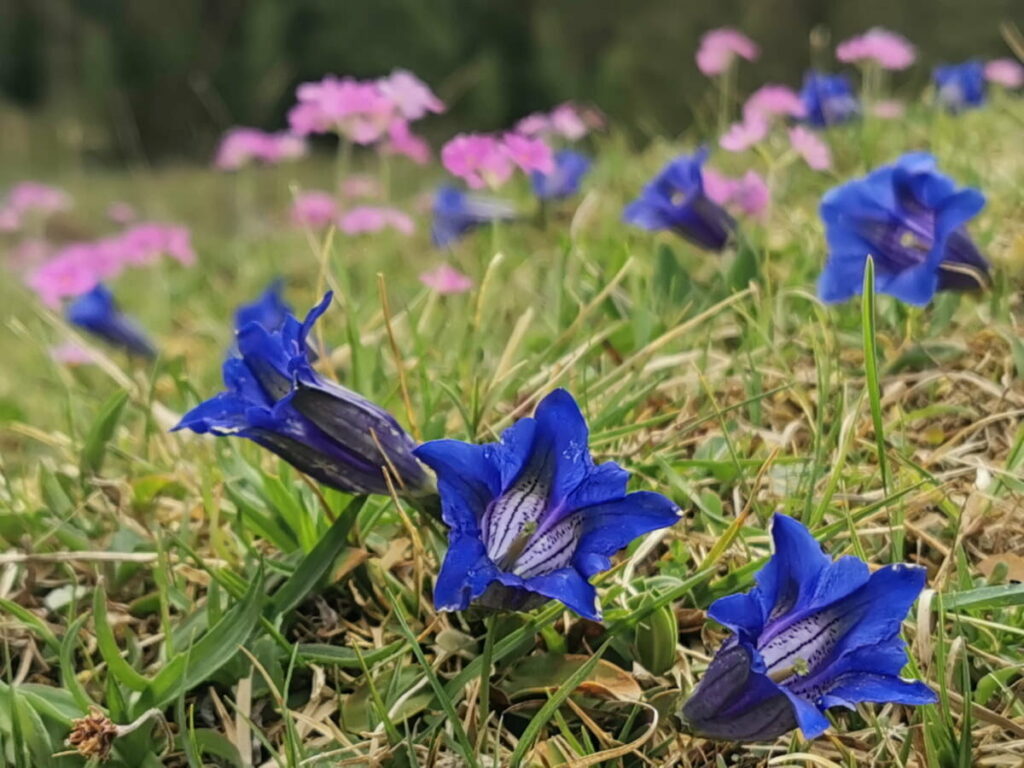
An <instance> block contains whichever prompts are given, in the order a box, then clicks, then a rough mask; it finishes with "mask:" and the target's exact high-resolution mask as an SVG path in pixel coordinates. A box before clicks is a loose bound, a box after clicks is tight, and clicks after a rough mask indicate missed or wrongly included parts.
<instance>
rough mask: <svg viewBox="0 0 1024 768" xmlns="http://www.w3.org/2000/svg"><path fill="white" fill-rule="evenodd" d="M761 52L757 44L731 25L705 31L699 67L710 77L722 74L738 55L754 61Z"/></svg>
mask: <svg viewBox="0 0 1024 768" xmlns="http://www.w3.org/2000/svg"><path fill="white" fill-rule="evenodd" d="M759 54H760V49H759V48H758V47H757V44H756V43H755V42H754V41H753V40H751V39H750V38H749V37H747V36H746V35H744V34H743V33H742V32H740V31H738V30H735V29H732V28H730V27H722V28H721V29H712V30H711V31H710V32H705V33H704V36H703V37H701V39H700V48H698V49H697V68H698V69H699V70H700V71H701V72H703V73H704V74H705V75H707V76H708V77H711V76H713V75H720V74H722V73H723V72H725V71H726V70H727V69H728V68H729V65H731V64H732V61H733V59H734V58H735V57H736V56H740V57H742V58H744V59H746V60H747V61H753V60H754V59H756V58H757V57H758V55H759Z"/></svg>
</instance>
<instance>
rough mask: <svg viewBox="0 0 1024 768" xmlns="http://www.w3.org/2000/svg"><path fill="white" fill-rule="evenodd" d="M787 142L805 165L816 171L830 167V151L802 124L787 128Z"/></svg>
mask: <svg viewBox="0 0 1024 768" xmlns="http://www.w3.org/2000/svg"><path fill="white" fill-rule="evenodd" d="M789 143H790V145H791V146H792V147H793V149H795V150H796V151H797V152H798V153H799V154H800V156H801V157H802V158H803V159H804V161H806V163H807V165H809V166H810V167H811V168H813V169H814V170H816V171H826V170H828V169H829V168H831V167H832V153H831V152H830V151H829V148H828V144H826V143H825V142H824V141H823V140H822V139H821V138H820V137H819V136H818V135H817V134H816V133H814V132H813V131H809V130H808V129H807V128H804V126H802V125H798V126H796V127H794V128H790V129H789Z"/></svg>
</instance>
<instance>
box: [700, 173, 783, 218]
mask: <svg viewBox="0 0 1024 768" xmlns="http://www.w3.org/2000/svg"><path fill="white" fill-rule="evenodd" d="M701 178H702V179H703V182H704V194H706V195H707V196H708V197H709V198H710V199H711V200H712V201H714V202H716V203H718V204H719V205H727V206H732V207H734V208H736V209H737V210H739V211H740V212H742V213H745V214H746V215H748V216H760V215H761V214H763V213H764V212H765V210H766V209H767V207H768V202H769V200H770V199H771V193H770V192H769V191H768V184H767V183H766V182H765V180H764V178H762V177H761V175H760V174H758V173H757V172H756V171H747V172H746V173H745V174H744V175H743V176H742V177H741V178H739V179H733V178H730V177H729V176H726V175H725V174H722V173H719V172H718V171H716V170H715V169H714V168H708V167H705V168H704V169H702V170H701Z"/></svg>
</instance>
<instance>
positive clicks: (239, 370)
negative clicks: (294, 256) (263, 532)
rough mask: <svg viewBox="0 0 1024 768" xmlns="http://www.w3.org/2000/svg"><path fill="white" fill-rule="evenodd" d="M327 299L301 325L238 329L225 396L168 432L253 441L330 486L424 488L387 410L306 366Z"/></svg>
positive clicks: (289, 321) (292, 321)
mask: <svg viewBox="0 0 1024 768" xmlns="http://www.w3.org/2000/svg"><path fill="white" fill-rule="evenodd" d="M330 301H331V294H330V293H328V294H327V295H326V296H325V297H324V299H323V301H321V302H320V304H318V305H317V306H316V307H314V308H313V309H312V310H310V312H309V314H308V315H307V316H306V319H305V321H304V322H302V323H300V322H299V321H298V320H297V319H296V318H295V317H294V316H293V315H291V314H288V315H287V316H286V317H285V320H284V322H283V323H282V324H281V327H280V328H279V329H276V330H271V329H267V328H265V327H264V326H262V325H260V324H259V323H258V322H250V323H248V324H246V325H245V326H244V327H243V328H241V329H240V330H239V331H238V341H237V354H233V355H232V356H231V357H229V358H228V360H227V361H226V362H225V363H224V369H223V375H224V383H225V385H226V386H227V391H226V392H221V393H220V394H218V395H216V396H215V397H213V398H211V399H210V400H207V401H205V402H203V403H200V404H199V405H198V406H196V407H195V408H193V409H192V410H191V411H189V412H188V413H187V414H185V416H184V418H182V420H181V423H179V424H178V425H177V426H176V427H175V430H178V429H191V430H192V431H193V432H198V433H200V434H204V433H209V434H213V435H218V436H230V435H234V436H238V437H245V438H248V439H250V440H252V441H254V442H256V443H259V444H260V445H262V446H263V447H264V448H267V449H268V450H270V451H273V452H274V453H276V454H277V455H278V456H280V457H281V458H283V459H284V460H285V461H287V462H288V463H289V464H291V465H293V466H294V467H296V468H298V469H300V470H301V471H303V472H305V473H306V474H308V475H310V476H311V477H313V478H315V479H317V480H319V481H320V482H322V483H324V484H325V485H329V486H331V487H332V488H337V489H338V490H342V491H346V492H349V493H380V494H386V493H388V492H389V491H388V485H387V482H386V480H385V471H388V472H390V473H391V475H392V476H393V478H394V480H393V482H394V486H395V488H396V489H397V490H398V492H399V493H405V494H408V495H420V494H421V493H425V492H427V490H428V486H429V481H428V478H427V475H426V472H425V470H424V469H423V467H422V466H421V465H420V464H419V462H417V461H416V459H415V458H414V457H413V455H412V449H413V448H414V443H413V441H412V439H411V438H410V437H409V435H407V434H406V433H405V431H404V430H403V429H402V428H401V427H400V426H399V425H398V422H397V421H395V418H394V417H393V416H392V415H391V414H390V413H388V412H387V411H386V410H384V409H383V408H381V407H380V406H378V405H376V404H375V403H372V402H370V401H369V400H367V399H366V398H364V397H362V396H360V395H358V394H356V393H355V392H352V391H351V390H348V389H346V388H345V387H342V386H340V385H338V384H335V383H334V382H332V381H329V380H327V379H325V378H323V377H322V376H320V374H318V373H317V372H316V371H315V370H314V369H313V367H312V365H311V364H310V357H309V342H308V340H307V339H308V336H309V332H310V330H311V329H312V327H313V324H314V323H315V322H316V320H317V319H318V318H319V317H320V316H321V315H322V314H323V313H324V311H325V310H326V309H327V305H328V304H329V303H330Z"/></svg>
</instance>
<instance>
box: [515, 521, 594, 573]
mask: <svg viewBox="0 0 1024 768" xmlns="http://www.w3.org/2000/svg"><path fill="white" fill-rule="evenodd" d="M581 524H582V518H581V516H580V515H578V514H576V515H569V516H568V517H565V518H563V519H561V520H559V521H558V522H557V523H555V524H554V525H553V526H551V527H550V528H548V529H547V530H546V531H537V533H536V535H534V536H533V537H532V538H531V539H530V541H529V543H528V544H527V545H526V547H525V548H524V549H523V551H522V553H521V554H520V555H519V557H518V558H516V561H515V564H514V566H513V567H512V572H513V573H514V574H516V575H517V576H522V577H523V578H524V579H528V578H531V577H533V576H541V575H543V574H545V573H551V572H552V571H557V570H558V569H559V568H565V567H566V566H568V565H569V563H571V562H572V556H573V555H574V554H576V545H577V544H578V543H579V531H580V525H581Z"/></svg>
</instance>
